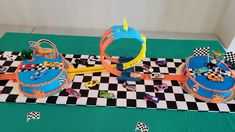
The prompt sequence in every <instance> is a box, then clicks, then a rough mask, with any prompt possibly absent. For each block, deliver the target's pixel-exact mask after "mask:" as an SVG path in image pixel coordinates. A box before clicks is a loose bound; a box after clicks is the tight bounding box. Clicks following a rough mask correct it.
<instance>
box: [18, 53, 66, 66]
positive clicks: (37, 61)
mask: <svg viewBox="0 0 235 132" xmlns="http://www.w3.org/2000/svg"><path fill="white" fill-rule="evenodd" d="M32 57H33V58H34V60H33V61H31V62H28V61H27V60H24V61H23V62H22V65H25V64H43V63H44V61H48V62H59V63H62V57H61V56H60V55H59V56H58V57H57V59H53V58H44V57H38V56H34V55H33V56H32Z"/></svg>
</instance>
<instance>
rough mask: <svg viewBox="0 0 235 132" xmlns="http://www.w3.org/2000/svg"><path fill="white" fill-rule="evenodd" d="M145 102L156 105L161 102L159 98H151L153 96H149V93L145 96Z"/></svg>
mask: <svg viewBox="0 0 235 132" xmlns="http://www.w3.org/2000/svg"><path fill="white" fill-rule="evenodd" d="M144 100H146V101H151V102H153V103H155V104H157V103H158V102H159V98H157V97H154V96H151V95H149V94H147V93H145V94H144Z"/></svg>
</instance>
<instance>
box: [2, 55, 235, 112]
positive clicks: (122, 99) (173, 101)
mask: <svg viewBox="0 0 235 132" xmlns="http://www.w3.org/2000/svg"><path fill="white" fill-rule="evenodd" d="M0 54H4V55H6V54H10V55H13V58H14V60H15V61H12V60H9V59H6V58H0V65H3V66H6V67H7V70H6V72H7V73H12V72H14V71H15V70H16V68H17V66H18V64H19V63H20V57H19V53H18V52H0ZM64 56H65V58H66V59H67V60H69V61H71V62H72V64H73V65H74V66H75V67H77V66H79V67H82V65H77V64H76V63H75V60H76V58H81V59H84V60H87V59H88V58H89V57H90V56H89V55H72V54H66V55H64ZM162 59H163V60H164V58H162ZM162 59H160V58H158V59H157V58H145V59H144V60H143V61H142V62H141V63H139V64H138V66H136V67H135V70H136V71H143V69H142V68H141V66H142V65H143V64H146V65H149V66H151V67H152V68H153V70H154V72H161V73H163V74H174V73H175V72H176V68H177V67H178V66H179V65H181V64H182V63H183V62H184V60H181V59H165V60H166V61H167V64H165V65H163V66H161V67H159V66H158V65H156V64H155V61H156V60H162ZM100 64H101V63H100V62H99V61H88V65H89V66H92V65H100ZM90 80H98V81H99V82H100V84H99V85H97V86H95V87H94V88H91V89H88V88H86V87H85V83H86V82H87V81H90ZM161 83H166V84H168V85H169V88H168V89H166V90H165V91H164V92H163V91H160V92H158V91H156V90H155V89H154V85H156V84H161ZM134 84H135V85H136V91H135V92H133V91H128V90H127V89H125V88H123V86H122V82H118V81H117V79H116V77H115V76H114V75H112V74H110V73H109V72H102V73H91V74H85V75H76V76H75V78H74V80H73V83H72V84H71V85H70V86H69V87H71V88H73V89H74V90H76V91H78V92H80V93H81V95H82V97H81V98H79V99H77V98H75V97H72V96H70V95H69V94H68V93H67V92H66V91H65V90H62V91H61V92H60V93H58V94H55V95H53V96H50V97H47V98H41V99H32V98H26V97H24V96H22V95H19V92H18V90H17V89H15V88H13V82H12V81H0V90H1V91H2V92H1V94H0V102H15V103H43V104H69V105H89V106H112V107H132V108H133V107H134V108H149V109H173V110H193V111H213V112H235V100H231V101H229V102H227V103H219V104H214V103H206V102H204V101H200V100H198V99H196V98H194V97H193V96H191V95H190V94H187V93H186V92H184V91H183V90H182V88H181V87H180V85H179V84H178V82H177V81H168V80H162V81H161V80H154V81H153V80H142V81H141V82H136V83H134ZM100 90H107V91H108V92H110V93H113V94H115V95H116V98H115V99H106V98H100V97H98V95H99V92H100ZM144 93H148V94H150V95H152V96H156V97H158V98H159V99H160V101H159V103H157V104H155V103H152V102H149V101H147V102H146V101H145V100H144V99H143V96H144Z"/></svg>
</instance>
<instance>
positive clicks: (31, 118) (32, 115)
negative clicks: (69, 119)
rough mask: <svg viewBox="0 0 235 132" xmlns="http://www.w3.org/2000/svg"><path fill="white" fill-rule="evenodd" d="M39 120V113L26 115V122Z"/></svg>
mask: <svg viewBox="0 0 235 132" xmlns="http://www.w3.org/2000/svg"><path fill="white" fill-rule="evenodd" d="M39 119H40V112H34V111H33V112H28V113H27V122H28V121H30V120H39Z"/></svg>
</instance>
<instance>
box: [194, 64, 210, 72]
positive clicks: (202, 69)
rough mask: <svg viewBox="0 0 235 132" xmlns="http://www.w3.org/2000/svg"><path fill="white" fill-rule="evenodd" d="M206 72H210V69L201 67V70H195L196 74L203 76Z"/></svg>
mask: <svg viewBox="0 0 235 132" xmlns="http://www.w3.org/2000/svg"><path fill="white" fill-rule="evenodd" d="M205 72H209V68H208V67H206V66H203V67H201V68H197V69H196V70H195V73H196V74H201V73H205Z"/></svg>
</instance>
